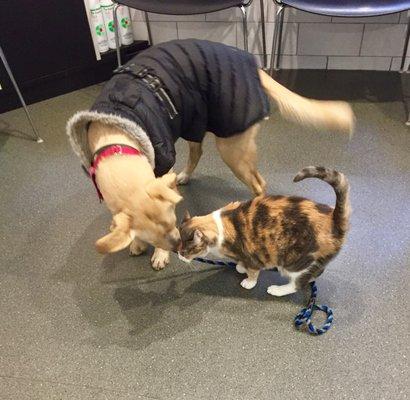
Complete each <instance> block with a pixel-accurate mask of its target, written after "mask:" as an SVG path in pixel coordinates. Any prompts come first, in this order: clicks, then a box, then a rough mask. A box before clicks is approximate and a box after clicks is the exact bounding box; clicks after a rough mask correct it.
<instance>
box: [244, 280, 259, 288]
mask: <svg viewBox="0 0 410 400" xmlns="http://www.w3.org/2000/svg"><path fill="white" fill-rule="evenodd" d="M255 285H256V281H255V280H252V279H249V278H246V279H244V280H243V281H242V282H241V286H242V287H243V288H244V289H252V288H254V287H255Z"/></svg>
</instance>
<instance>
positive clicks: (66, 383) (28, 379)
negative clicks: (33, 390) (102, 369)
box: [0, 374, 162, 400]
mask: <svg viewBox="0 0 410 400" xmlns="http://www.w3.org/2000/svg"><path fill="white" fill-rule="evenodd" d="M0 378H3V379H14V380H20V381H26V382H27V381H28V382H39V383H49V384H57V385H63V386H70V387H71V386H73V387H76V388H78V387H82V388H84V389H92V390H101V391H107V392H114V393H129V390H133V388H132V387H130V388H129V390H127V389H112V388H106V387H104V386H93V385H86V384H83V383H68V382H59V381H53V380H48V379H40V378H24V377H18V376H13V375H2V374H0ZM140 396H144V397H146V398H147V399H152V400H162V399H161V398H160V397H154V396H152V395H148V394H145V393H143V394H141V395H140Z"/></svg>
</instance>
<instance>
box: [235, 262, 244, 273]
mask: <svg viewBox="0 0 410 400" xmlns="http://www.w3.org/2000/svg"><path fill="white" fill-rule="evenodd" d="M235 268H236V272H238V273H240V274H246V268H245V267H244V266H243V265H242V264H241V263H238V264H236V267H235Z"/></svg>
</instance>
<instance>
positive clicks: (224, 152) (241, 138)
mask: <svg viewBox="0 0 410 400" xmlns="http://www.w3.org/2000/svg"><path fill="white" fill-rule="evenodd" d="M258 130H259V124H255V125H253V126H251V127H250V128H249V129H247V130H246V131H245V132H243V133H240V134H238V135H234V136H231V137H229V138H219V137H216V147H217V149H218V151H219V154H220V155H221V157H222V160H224V162H225V164H226V165H227V166H228V167H229V168H230V169H231V170H232V172H233V173H234V174H235V176H236V177H237V178H238V179H240V180H241V181H242V182H243V183H245V184H246V185H247V186H248V187H249V189H251V191H252V192H253V194H254V195H255V196H259V195H261V194H264V193H265V188H266V182H265V180H264V179H263V178H262V176H261V174H260V173H259V172H258V170H257V166H256V164H257V151H256V150H257V149H256V142H255V138H256V135H257V133H258Z"/></svg>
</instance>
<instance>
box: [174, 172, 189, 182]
mask: <svg viewBox="0 0 410 400" xmlns="http://www.w3.org/2000/svg"><path fill="white" fill-rule="evenodd" d="M189 178H190V176H189V175H188V174H187V173H186V172H185V171H182V172H180V173H179V174H178V175H177V185H186V184H187V183H188V181H189Z"/></svg>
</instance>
